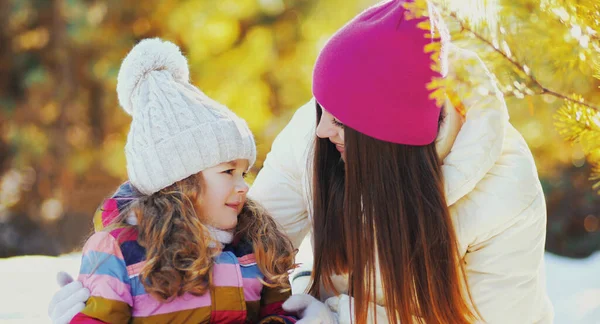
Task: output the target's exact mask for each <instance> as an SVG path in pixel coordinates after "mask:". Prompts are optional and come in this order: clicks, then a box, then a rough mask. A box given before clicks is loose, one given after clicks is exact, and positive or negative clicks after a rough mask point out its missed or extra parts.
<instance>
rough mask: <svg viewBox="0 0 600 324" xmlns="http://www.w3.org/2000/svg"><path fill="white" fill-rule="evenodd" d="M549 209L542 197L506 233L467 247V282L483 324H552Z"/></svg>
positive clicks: (517, 218) (510, 225) (516, 219)
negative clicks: (548, 273)
mask: <svg viewBox="0 0 600 324" xmlns="http://www.w3.org/2000/svg"><path fill="white" fill-rule="evenodd" d="M545 208H546V206H545V204H544V196H543V194H542V193H540V194H539V196H538V197H537V198H536V199H535V200H534V201H533V202H532V204H531V205H530V206H529V207H528V208H527V209H526V210H525V211H524V212H523V213H522V214H521V215H519V216H518V217H515V218H514V219H513V221H512V222H510V223H509V224H507V228H506V229H505V230H503V231H502V232H500V233H497V234H496V233H490V236H491V237H490V238H489V239H487V240H485V241H483V242H482V243H480V244H476V245H472V246H470V247H469V250H468V251H467V253H466V255H465V257H464V261H465V267H466V274H467V281H468V284H469V289H470V292H471V296H472V298H473V302H474V303H475V305H476V306H477V308H478V310H479V312H480V314H481V316H482V317H483V322H485V323H490V324H495V323H544V324H545V323H552V317H553V311H552V306H551V303H550V300H549V298H548V296H547V293H546V278H545V271H544V242H545V236H546V217H545V214H546V210H545Z"/></svg>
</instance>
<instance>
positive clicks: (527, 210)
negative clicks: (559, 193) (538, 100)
mask: <svg viewBox="0 0 600 324" xmlns="http://www.w3.org/2000/svg"><path fill="white" fill-rule="evenodd" d="M404 13H405V9H404V7H403V5H402V3H400V1H390V2H387V3H385V4H382V5H379V6H377V7H374V8H370V9H368V10H367V11H365V12H363V13H361V14H360V15H359V16H357V17H356V18H354V19H353V20H352V21H351V22H350V23H348V24H347V25H346V26H344V27H343V28H342V29H341V30H340V31H338V32H337V33H336V34H335V35H334V36H333V37H332V39H331V40H330V41H329V42H328V44H327V45H326V46H325V48H324V49H323V50H322V52H321V53H320V55H319V58H318V60H317V63H316V67H315V72H314V80H313V94H314V96H315V100H316V102H314V103H309V104H308V105H306V106H305V107H303V108H301V109H300V110H299V111H298V112H297V113H296V115H295V116H294V118H293V119H292V121H291V122H290V123H289V124H288V126H287V127H286V128H285V129H284V130H283V131H282V132H281V134H280V135H279V137H278V138H277V139H276V140H275V142H274V144H273V147H272V150H271V153H270V154H269V156H268V157H267V160H266V161H265V165H264V168H263V169H262V170H261V172H260V174H259V176H258V177H257V179H256V181H255V182H254V185H253V187H252V189H251V193H250V194H251V195H252V196H253V197H254V198H255V199H258V200H259V201H260V202H261V203H263V204H264V205H265V206H266V207H267V209H269V210H270V211H271V212H272V213H273V215H274V216H275V217H276V218H277V220H278V221H279V222H280V223H281V224H282V225H283V226H284V228H285V231H286V233H287V234H288V235H290V237H291V238H292V241H293V242H294V244H296V245H298V244H299V243H300V241H301V240H302V238H303V237H304V235H305V234H306V232H307V231H308V230H309V228H310V225H309V224H310V223H311V222H310V220H311V219H312V221H313V247H314V258H315V263H314V270H313V273H312V279H313V283H312V285H310V286H309V288H310V289H309V290H310V293H311V294H313V295H315V296H317V297H321V299H325V297H326V296H328V291H324V290H323V289H322V288H325V290H329V292H332V291H333V293H334V295H335V296H334V297H332V298H330V299H328V300H327V304H328V305H329V306H330V307H331V308H332V309H333V310H335V311H336V312H337V314H338V316H339V320H340V322H349V321H350V318H351V317H354V319H355V320H356V321H357V322H359V323H360V322H364V321H365V320H366V319H367V314H368V313H370V314H369V317H368V318H369V319H371V318H373V317H376V318H377V319H378V320H379V321H378V322H384V323H385V322H388V321H389V322H396V321H398V320H400V322H403V323H404V322H408V321H409V319H410V316H411V314H412V315H419V316H421V318H422V319H424V322H425V323H440V322H441V323H461V322H472V321H483V322H487V323H550V322H552V306H551V304H550V302H549V299H548V297H547V295H546V291H545V275H544V268H543V253H544V243H545V227H546V208H545V201H544V195H543V192H542V188H541V185H540V182H539V179H538V176H537V171H536V169H535V164H534V161H533V158H532V156H531V153H530V150H529V149H528V147H527V145H526V143H525V141H524V140H523V138H522V137H521V135H520V134H519V133H518V132H517V131H516V130H515V129H514V128H513V127H512V125H510V123H509V121H508V113H507V110H506V105H505V103H504V100H503V98H502V95H501V93H500V91H499V90H498V89H497V87H496V86H495V84H494V82H493V80H492V78H491V76H490V75H489V73H488V72H487V70H486V69H485V67H484V66H483V63H482V62H481V61H479V60H478V59H477V57H476V56H475V55H474V54H472V53H469V52H466V51H462V50H459V49H457V48H455V47H453V46H452V45H447V46H448V52H449V61H450V62H451V64H450V69H451V68H452V66H453V65H462V64H468V65H469V66H473V69H472V70H471V72H472V73H471V75H472V77H473V78H474V79H475V78H480V79H477V80H472V81H473V83H474V84H473V87H476V89H477V92H478V93H477V95H473V96H471V97H467V96H462V99H463V100H462V104H463V105H464V108H465V109H466V110H467V111H466V115H465V116H464V121H463V116H461V115H460V114H459V113H458V111H457V109H454V108H453V107H452V104H451V103H450V101H446V102H445V107H444V108H445V109H444V110H443V112H442V114H441V115H440V108H439V106H438V105H436V102H434V101H433V100H431V99H430V95H431V91H427V88H428V87H427V84H428V82H429V81H430V80H431V78H435V77H436V72H442V71H443V70H444V68H443V67H444V66H445V64H444V62H443V61H444V59H445V58H444V55H443V53H442V56H441V58H440V59H441V66H442V68H441V69H439V71H436V68H435V67H431V62H430V61H428V59H429V57H428V56H427V55H426V54H425V53H423V51H422V49H423V46H425V45H426V44H423V42H424V41H425V42H427V41H428V40H427V38H424V37H423V36H424V35H423V34H424V32H423V30H420V29H419V28H418V27H416V25H415V23H414V21H409V20H406V19H403V15H404ZM438 26H439V29H440V30H441V31H442V33H443V28H442V27H441V25H439V24H438ZM442 42H443V40H442ZM444 46H446V45H445V44H444ZM473 63H475V64H473ZM449 90H454V91H460V89H449ZM486 93H488V94H486ZM481 94H483V95H481ZM315 109H316V112H317V120H318V125H317V126H316V135H317V137H318V139H317V141H316V147H315V152H314V169H313V170H314V172H315V173H314V174H312V175H311V174H310V173H309V172H303V171H302V170H305V168H304V165H306V163H307V162H306V161H307V160H310V155H311V154H310V152H309V151H308V150H306V149H303V148H305V147H306V145H305V144H304V143H305V142H306V141H308V140H310V138H311V136H314V135H312V132H310V131H309V132H307V131H305V130H306V129H307V128H308V127H307V126H306V125H307V124H309V123H310V122H311V119H314V114H315V112H314V111H315ZM444 115H445V118H443V122H442V125H441V129H439V131H438V127H439V123H438V121H439V120H440V116H442V117H444ZM313 123H314V122H313ZM313 125H314V124H313ZM311 129H312V128H311ZM301 134H304V136H302V135H301ZM340 158H341V159H342V161H343V162H340ZM442 161H443V163H442ZM442 175H443V177H442ZM313 180H314V181H313ZM311 183H312V184H313V186H312V188H313V189H314V190H313V191H312V192H311V190H307V189H308V188H311ZM272 188H277V190H276V191H277V194H274V193H273V191H272V190H273V189H272ZM446 206H448V207H447V208H446ZM310 207H312V209H311V208H310ZM303 270H306V269H303ZM309 270H310V269H309ZM307 273H308V272H306V271H300V272H299V274H300V275H296V279H295V280H294V283H293V284H294V286H295V288H296V289H295V291H299V290H303V289H302V288H301V287H302V285H303V284H304V286H308V277H304V278H302V277H301V275H302V274H307ZM339 274H341V275H339ZM463 279H466V282H465V280H463ZM463 283H464V284H463ZM463 286H464V288H465V289H461V287H463ZM349 296H353V297H354V301H355V302H354V303H352V304H353V306H352V307H351V306H350V301H351V300H352V298H350V297H349ZM292 298H294V297H292ZM369 302H371V304H369ZM373 306H376V307H375V308H374V307H373ZM473 306H474V307H473ZM352 308H354V311H352ZM415 310H417V311H415Z"/></svg>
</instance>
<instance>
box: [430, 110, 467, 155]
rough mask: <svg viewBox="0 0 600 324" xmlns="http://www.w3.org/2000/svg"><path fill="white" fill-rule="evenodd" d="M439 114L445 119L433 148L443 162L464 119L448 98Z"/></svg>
mask: <svg viewBox="0 0 600 324" xmlns="http://www.w3.org/2000/svg"><path fill="white" fill-rule="evenodd" d="M441 113H442V114H444V116H445V117H444V118H443V121H442V124H441V125H440V131H439V132H438V136H437V138H436V140H435V146H436V150H437V153H438V156H439V157H440V161H443V160H444V159H445V158H446V156H447V155H448V154H449V153H450V150H451V149H452V145H454V140H456V136H458V132H459V131H460V129H461V127H462V125H463V123H464V119H463V117H462V116H461V115H460V114H459V113H458V111H457V110H456V109H455V107H454V105H452V102H450V100H449V99H448V98H446V102H445V103H444V107H443V108H442V112H441Z"/></svg>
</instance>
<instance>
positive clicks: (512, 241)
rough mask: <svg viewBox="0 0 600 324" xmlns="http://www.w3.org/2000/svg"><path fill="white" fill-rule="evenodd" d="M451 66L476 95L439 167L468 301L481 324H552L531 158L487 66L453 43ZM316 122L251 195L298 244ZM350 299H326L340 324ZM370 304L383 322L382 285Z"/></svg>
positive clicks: (295, 133) (276, 154) (294, 125)
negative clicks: (466, 74)
mask: <svg viewBox="0 0 600 324" xmlns="http://www.w3.org/2000/svg"><path fill="white" fill-rule="evenodd" d="M450 59H451V61H450V62H451V63H450V64H451V67H452V66H454V67H460V68H467V70H469V75H471V76H472V79H473V80H472V81H473V87H475V88H473V89H476V91H474V92H475V93H476V95H474V96H465V97H464V98H463V97H461V100H462V103H463V104H464V106H465V108H466V110H467V113H466V118H465V121H464V124H463V125H462V127H461V128H460V131H459V132H458V134H457V135H455V139H454V143H453V145H452V146H451V150H450V152H449V154H448V155H447V156H445V158H444V160H443V161H444V162H443V173H444V178H445V191H446V199H447V201H448V205H449V206H450V212H451V215H452V219H453V222H454V228H455V230H456V234H457V238H458V242H459V248H460V254H461V255H462V257H463V260H464V262H465V265H466V272H467V281H468V284H469V288H470V290H471V294H472V297H473V301H474V303H475V305H476V306H477V308H478V310H479V312H480V314H481V315H482V317H483V320H484V322H485V323H502V324H508V323H510V324H512V323H552V320H553V311H552V305H551V304H550V300H549V298H548V296H547V294H546V285H545V284H546V282H545V274H544V262H543V258H544V244H545V239H546V235H545V233H546V205H545V200H544V194H543V192H542V188H541V185H540V182H539V179H538V175H537V170H536V168H535V164H534V161H533V157H532V155H531V152H530V150H529V148H528V147H527V144H526V143H525V141H524V139H523V138H522V137H521V135H520V134H519V133H518V132H517V130H516V129H515V128H514V127H513V126H512V125H511V124H510V123H509V118H508V113H507V110H506V104H505V102H504V99H503V98H502V95H501V93H500V92H499V90H498V89H497V87H496V85H495V83H494V81H493V79H492V78H491V76H490V75H489V73H488V71H487V69H486V68H485V66H484V65H483V63H482V62H481V61H480V60H479V59H478V58H477V56H476V55H475V54H474V53H472V52H468V51H465V50H460V49H458V48H456V47H454V46H452V48H451V51H450ZM451 73H452V72H451ZM459 90H460V89H458V90H457V91H459ZM459 92H460V91H459ZM315 119H316V116H315V105H314V101H313V100H311V101H310V102H309V103H307V104H306V105H304V106H303V107H301V108H300V109H298V111H297V112H296V113H295V115H294V117H293V118H292V120H291V121H290V122H289V124H288V125H287V126H286V127H285V128H284V129H283V131H282V132H281V133H280V134H279V135H278V136H277V138H276V139H275V141H274V143H273V146H272V149H271V152H270V153H269V154H268V155H267V159H266V161H265V163H264V167H263V169H262V170H261V171H260V173H259V174H258V176H257V178H256V180H255V182H254V184H253V186H252V188H251V190H250V196H252V197H253V198H254V199H256V200H257V201H259V202H260V203H262V204H263V205H264V206H265V207H266V208H267V209H268V210H269V212H270V213H271V214H272V215H273V217H275V218H276V220H277V221H278V222H279V223H280V224H281V225H282V227H283V228H284V229H285V231H286V233H287V234H288V235H289V236H290V237H291V239H292V241H293V243H294V245H295V246H296V247H298V246H299V245H300V243H301V242H302V240H303V238H304V237H305V236H306V234H307V233H308V232H309V230H310V228H311V220H310V213H309V208H310V199H311V198H310V196H309V191H308V186H309V184H310V182H311V180H310V173H309V172H310V171H308V170H309V168H310V163H311V161H309V160H308V155H309V150H310V148H311V145H312V144H313V140H314V137H315V124H316V121H315ZM441 135H442V134H441ZM451 136H453V137H454V135H451ZM438 138H439V137H438ZM309 266H310V265H309ZM346 279H347V278H346V277H345V276H339V277H337V278H334V282H335V283H336V288H338V291H341V292H347V288H348V287H347V280H346ZM349 298H350V297H348V296H347V295H345V294H342V295H340V296H336V297H333V298H331V299H329V300H328V304H329V305H330V306H332V309H333V310H335V311H337V312H338V316H339V319H340V322H341V323H344V322H349V321H350V310H349V307H348V306H347V305H348V300H349ZM376 302H377V304H378V307H377V314H370V316H376V317H377V318H378V323H386V322H387V318H386V315H385V309H384V308H383V307H381V306H382V305H383V303H384V300H383V295H382V293H381V290H380V289H379V288H378V298H377V301H376Z"/></svg>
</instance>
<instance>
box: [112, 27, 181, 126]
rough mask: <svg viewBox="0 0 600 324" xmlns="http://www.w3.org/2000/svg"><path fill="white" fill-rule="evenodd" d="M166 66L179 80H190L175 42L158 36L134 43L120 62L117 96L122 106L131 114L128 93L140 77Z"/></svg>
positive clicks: (129, 93)
mask: <svg viewBox="0 0 600 324" xmlns="http://www.w3.org/2000/svg"><path fill="white" fill-rule="evenodd" d="M158 70H167V71H169V72H170V73H171V75H172V76H173V78H174V79H175V80H176V81H179V82H189V78H190V71H189V68H188V64H187V60H186V59H185V57H184V56H183V55H182V54H181V50H180V49H179V47H177V45H175V44H173V43H171V42H168V41H163V40H161V39H160V38H149V39H144V40H142V41H141V42H139V43H138V44H137V45H135V46H134V47H133V49H132V50H131V51H130V52H129V54H127V57H125V59H124V60H123V63H122V64H121V69H120V70H119V76H118V78H117V96H118V98H119V103H120V104H121V107H123V109H124V110H125V111H126V112H127V113H128V114H130V115H132V114H133V107H132V104H131V95H132V93H133V91H134V90H135V88H136V86H137V85H138V83H139V82H140V80H141V79H142V78H143V77H144V76H145V75H146V74H147V73H149V72H151V71H158Z"/></svg>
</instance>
